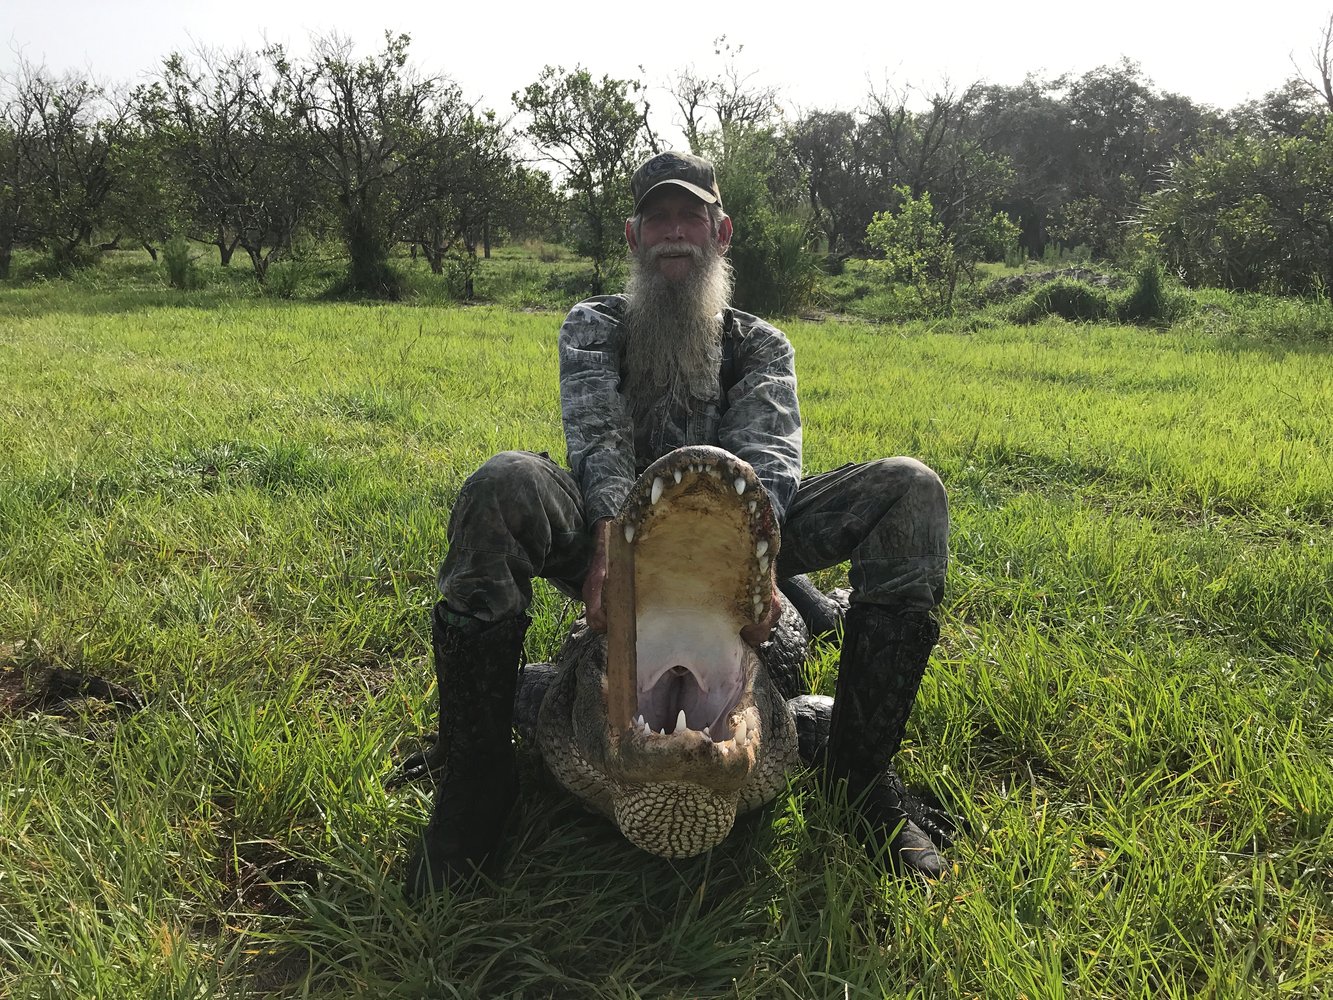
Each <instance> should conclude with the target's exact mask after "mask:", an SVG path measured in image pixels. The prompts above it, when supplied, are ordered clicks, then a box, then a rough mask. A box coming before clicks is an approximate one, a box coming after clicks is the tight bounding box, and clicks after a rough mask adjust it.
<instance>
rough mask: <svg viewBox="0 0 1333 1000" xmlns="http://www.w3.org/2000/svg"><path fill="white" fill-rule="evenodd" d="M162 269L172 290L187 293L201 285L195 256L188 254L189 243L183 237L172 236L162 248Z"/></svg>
mask: <svg viewBox="0 0 1333 1000" xmlns="http://www.w3.org/2000/svg"><path fill="white" fill-rule="evenodd" d="M162 268H163V270H165V271H166V272H167V282H168V284H170V285H171V287H172V288H178V289H180V290H181V291H188V290H189V289H191V288H198V287H199V286H200V285H201V284H202V283H203V281H202V278H201V276H200V274H199V266H198V265H197V264H196V263H195V256H194V254H192V253H190V241H189V240H187V239H186V238H185V237H184V236H173V237H172V238H171V239H169V240H167V242H166V245H165V246H163V247H162Z"/></svg>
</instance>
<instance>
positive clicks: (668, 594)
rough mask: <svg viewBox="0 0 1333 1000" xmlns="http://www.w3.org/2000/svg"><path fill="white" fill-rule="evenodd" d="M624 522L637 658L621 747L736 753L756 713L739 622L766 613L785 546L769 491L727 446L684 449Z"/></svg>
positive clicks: (644, 484)
mask: <svg viewBox="0 0 1333 1000" xmlns="http://www.w3.org/2000/svg"><path fill="white" fill-rule="evenodd" d="M617 528H618V529H619V530H622V531H623V532H624V533H625V537H626V539H628V540H629V541H630V543H631V544H632V545H633V546H634V549H635V556H634V565H635V574H634V576H635V603H636V614H635V625H636V631H637V643H636V659H637V661H638V662H637V674H638V677H637V688H636V695H637V713H636V717H635V725H634V726H633V727H632V728H631V730H630V732H629V733H627V734H626V737H627V738H626V739H622V743H623V745H622V747H621V750H622V752H628V753H629V754H630V755H631V756H640V755H642V754H652V755H654V756H656V755H659V754H661V753H668V752H676V751H682V752H686V751H688V753H687V754H686V755H687V756H688V755H694V756H700V757H701V759H702V757H703V756H709V757H713V758H714V760H713V763H714V766H716V765H717V764H718V763H719V762H720V761H721V759H722V758H723V757H726V756H727V755H730V759H734V762H735V763H739V762H740V758H742V757H746V756H749V754H748V753H747V752H743V751H744V750H745V748H746V747H748V746H749V745H750V744H751V743H753V741H754V740H755V739H756V738H757V735H758V721H759V720H758V713H757V711H754V710H753V708H752V706H753V690H752V688H753V680H754V670H755V665H756V664H757V658H756V657H755V655H754V651H753V650H752V649H751V648H750V646H749V645H748V644H747V643H746V642H745V641H744V640H742V639H741V638H740V630H741V629H742V628H743V627H744V626H745V625H747V624H750V623H752V622H756V621H759V620H760V619H762V618H763V617H764V616H765V615H766V614H767V613H768V608H769V603H770V601H771V595H772V588H771V579H772V574H771V572H770V567H771V565H772V561H773V560H774V559H775V558H776V556H777V551H778V545H779V538H778V530H777V525H776V522H775V519H774V517H773V511H772V507H771V505H770V504H769V501H768V496H767V493H766V491H765V490H764V489H763V488H762V487H761V486H760V484H759V480H758V479H757V478H756V476H755V474H754V470H753V469H751V468H750V466H749V465H748V464H746V463H745V462H743V461H741V460H740V459H738V458H736V457H735V456H734V455H732V454H730V453H729V452H726V451H723V450H722V449H720V448H711V447H702V446H697V447H689V448H682V449H678V450H677V451H674V452H672V453H671V454H669V455H666V456H664V457H663V458H661V459H659V460H658V461H657V462H655V463H654V464H653V465H652V466H650V467H649V468H648V470H647V471H646V472H645V473H644V474H643V475H642V476H641V477H640V478H639V481H638V483H636V485H635V487H634V488H633V489H632V490H631V493H630V496H629V498H628V499H627V500H626V502H625V504H624V505H623V507H622V512H621V515H620V518H619V519H618V522H617ZM682 723H683V725H682ZM705 730H707V733H706V734H705V732H704V731H705ZM696 747H697V748H698V749H697V750H695V749H693V748H696ZM709 750H711V751H714V753H712V754H709V753H707V752H706V751H709Z"/></svg>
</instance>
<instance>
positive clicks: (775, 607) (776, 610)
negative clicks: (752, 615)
mask: <svg viewBox="0 0 1333 1000" xmlns="http://www.w3.org/2000/svg"><path fill="white" fill-rule="evenodd" d="M769 584H770V586H772V588H773V597H772V599H771V600H770V601H769V603H768V614H766V615H764V617H763V618H762V619H760V620H759V621H757V622H755V623H754V624H753V625H746V626H745V628H743V629H741V638H742V639H744V640H745V641H746V642H748V643H749V644H750V645H751V646H758V645H759V644H760V643H761V642H764V641H765V640H766V639H767V638H768V634H769V633H770V632H772V631H773V626H774V625H776V624H777V623H778V619H779V618H781V617H782V593H781V591H779V590H778V581H777V564H776V561H775V563H774V565H773V568H772V569H771V570H770V571H769Z"/></svg>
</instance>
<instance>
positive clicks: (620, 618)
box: [602, 519, 639, 733]
mask: <svg viewBox="0 0 1333 1000" xmlns="http://www.w3.org/2000/svg"><path fill="white" fill-rule="evenodd" d="M608 527H609V529H610V537H609V538H608V539H607V546H606V580H605V581H604V582H603V584H602V606H603V607H604V608H605V609H606V715H607V720H608V721H609V722H610V723H611V728H612V729H613V730H615V731H616V732H618V733H627V732H629V731H630V728H631V727H632V726H633V725H634V716H635V714H636V712H637V710H638V707H639V694H638V687H639V658H638V629H637V626H636V622H635V619H634V614H635V606H634V544H633V543H632V542H630V541H629V540H628V539H626V538H625V526H624V525H623V524H622V523H621V522H620V520H619V519H616V520H614V521H612V522H611V524H610V525H609V526H608Z"/></svg>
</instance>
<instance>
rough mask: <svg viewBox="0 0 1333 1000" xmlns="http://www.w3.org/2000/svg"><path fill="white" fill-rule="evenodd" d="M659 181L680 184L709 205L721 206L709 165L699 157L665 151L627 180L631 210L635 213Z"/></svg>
mask: <svg viewBox="0 0 1333 1000" xmlns="http://www.w3.org/2000/svg"><path fill="white" fill-rule="evenodd" d="M663 184H675V185H677V186H679V187H683V188H684V189H685V190H686V191H688V192H690V194H692V195H694V196H695V197H696V198H700V199H702V200H703V201H705V202H707V203H708V204H709V205H717V206H718V207H719V208H721V207H722V192H721V191H719V190H718V188H717V174H716V173H715V172H714V171H713V165H712V164H711V163H709V162H708V161H707V160H705V159H704V158H703V157H701V156H695V155H694V154H693V153H678V152H675V151H674V150H669V151H668V152H665V153H658V154H657V155H656V156H654V157H652V158H651V159H648V160H645V161H644V162H643V163H642V164H640V166H639V169H638V170H636V171H634V176H633V177H631V178H630V181H629V189H630V193H631V194H633V195H634V211H636V212H637V211H638V210H639V206H640V205H642V204H643V199H645V198H647V197H648V195H649V194H650V193H651V192H653V191H655V190H657V189H658V188H659V187H661V186H662V185H663Z"/></svg>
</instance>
